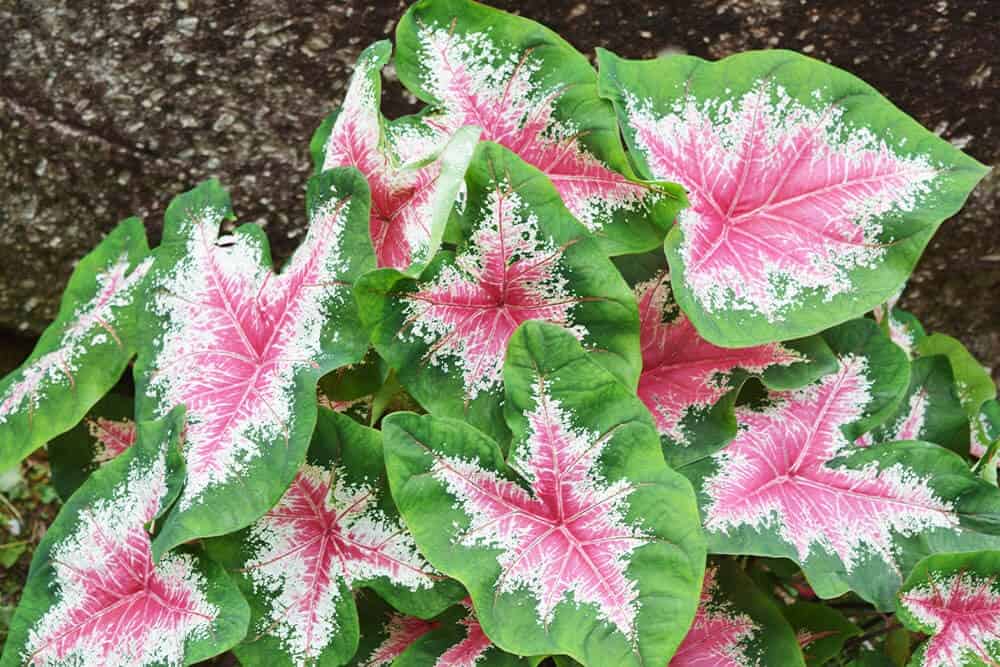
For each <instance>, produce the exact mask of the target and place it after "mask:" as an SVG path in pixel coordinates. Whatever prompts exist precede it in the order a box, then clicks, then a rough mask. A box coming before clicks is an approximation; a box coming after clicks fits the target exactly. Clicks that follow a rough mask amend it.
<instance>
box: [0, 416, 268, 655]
mask: <svg viewBox="0 0 1000 667" xmlns="http://www.w3.org/2000/svg"><path fill="white" fill-rule="evenodd" d="M182 427H183V411H182V410H179V409H178V410H175V411H173V412H172V413H171V414H170V415H168V416H167V417H166V418H164V419H163V420H161V421H158V422H143V423H140V424H139V436H138V437H139V441H138V443H137V444H136V445H135V446H134V447H132V448H130V449H129V450H128V451H127V452H126V453H124V454H122V455H121V456H119V457H118V458H116V459H115V460H113V461H111V462H110V463H108V464H107V465H105V466H103V467H102V468H101V469H100V470H98V471H96V472H95V473H94V474H93V475H92V476H91V477H90V478H89V479H88V480H87V481H86V482H85V483H84V484H83V485H82V486H81V487H80V489H79V490H78V491H77V492H76V493H75V494H74V495H73V497H72V498H71V499H70V500H69V502H68V503H67V504H66V505H65V506H64V507H63V508H62V511H61V512H60V513H59V516H58V517H57V518H56V520H55V522H53V524H52V526H51V527H50V528H49V530H48V532H47V533H46V535H45V538H44V539H43V540H42V542H41V544H40V545H39V547H38V550H37V551H36V552H35V556H34V560H33V561H32V568H31V574H30V575H29V577H28V582H27V584H26V586H25V589H24V594H23V597H22V600H21V603H20V606H19V607H18V611H17V615H16V616H15V617H14V620H13V622H12V624H11V632H10V636H9V638H8V640H7V643H6V646H5V649H4V655H3V659H2V661H0V665H3V667H16V666H18V665H24V664H30V665H33V666H36V667H55V666H57V665H103V666H105V667H133V666H136V667H138V666H141V665H162V664H172V665H180V664H191V663H194V662H198V661H201V660H205V659H207V658H210V657H211V656H213V655H217V654H219V653H221V652H222V651H225V650H226V649H228V648H230V647H231V646H233V645H234V644H235V643H236V642H237V641H239V640H240V638H242V637H243V636H244V634H245V633H246V629H247V623H248V621H249V617H250V612H249V609H248V607H247V604H246V602H245V601H244V600H243V598H242V596H241V595H240V594H239V591H238V590H237V588H236V586H235V584H234V583H233V582H232V581H231V580H230V579H229V577H228V575H227V574H226V573H225V572H224V571H223V569H222V568H221V566H219V565H218V564H216V563H214V562H212V561H210V560H208V559H206V558H204V557H202V556H199V555H196V554H195V553H193V552H186V551H172V552H169V553H167V554H164V555H162V556H161V557H160V558H159V560H158V561H156V562H155V563H154V560H153V554H152V548H151V538H150V534H149V533H148V532H147V525H148V524H149V523H150V522H152V521H155V520H156V518H157V517H158V516H160V514H161V513H162V512H163V511H164V510H165V509H166V508H167V507H169V506H170V504H171V503H172V502H173V501H174V499H175V498H176V497H177V494H178V493H179V491H180V487H181V484H182V483H183V479H184V470H183V463H182V461H181V459H180V456H179V453H178V452H179V448H178V443H179V437H180V432H181V429H182Z"/></svg>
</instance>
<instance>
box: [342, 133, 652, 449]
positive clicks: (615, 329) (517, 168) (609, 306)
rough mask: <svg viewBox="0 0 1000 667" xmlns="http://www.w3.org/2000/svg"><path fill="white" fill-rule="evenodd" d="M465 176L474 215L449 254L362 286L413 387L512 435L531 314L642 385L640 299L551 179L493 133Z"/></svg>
mask: <svg viewBox="0 0 1000 667" xmlns="http://www.w3.org/2000/svg"><path fill="white" fill-rule="evenodd" d="M466 179H467V184H468V202H467V204H466V210H465V216H466V218H467V219H468V220H469V222H470V224H469V225H468V226H467V230H468V234H467V236H466V237H464V238H463V241H462V243H461V245H460V246H459V248H458V251H457V253H456V254H454V255H452V254H451V253H441V254H440V255H439V256H438V258H437V260H436V261H435V262H434V263H433V264H432V265H431V266H430V267H429V269H428V270H427V271H426V272H425V273H424V275H423V276H421V278H420V280H419V281H414V280H409V279H406V278H405V277H404V276H402V275H401V274H399V273H398V272H395V271H387V270H383V271H377V272H373V273H371V274H369V275H367V276H365V277H364V278H363V279H362V280H361V281H359V283H358V286H357V289H356V295H357V299H358V303H359V306H360V308H361V314H362V317H363V319H364V320H365V321H366V324H367V325H368V326H369V327H370V328H371V329H372V330H373V333H372V342H373V343H374V345H375V348H376V350H378V352H379V354H380V355H382V356H383V357H384V358H385V359H386V361H387V362H388V363H389V365H390V366H392V367H393V368H395V369H397V372H398V374H399V379H400V381H401V382H402V383H403V386H405V387H406V389H407V390H408V391H409V392H410V394H411V395H412V396H413V397H414V398H415V399H416V400H417V401H419V402H420V404H421V405H422V406H423V407H424V408H426V409H427V410H428V411H429V412H431V413H432V414H436V415H439V416H448V417H463V418H465V419H467V420H468V421H469V422H470V423H471V424H472V425H474V426H476V427H478V428H481V429H483V430H485V431H487V432H488V433H489V434H491V435H493V436H494V437H495V438H497V439H498V440H505V435H504V434H505V431H506V427H505V426H504V424H503V420H502V417H501V416H500V405H501V401H500V395H501V371H502V368H503V359H504V351H505V350H506V347H507V341H508V340H509V339H510V337H511V335H512V334H513V333H514V330H515V329H516V328H517V327H518V325H519V324H521V323H522V322H524V321H526V320H545V321H549V322H553V323H556V324H560V325H562V326H565V327H567V328H568V329H569V330H570V331H572V332H573V333H574V335H575V336H576V337H577V338H578V339H580V340H582V341H583V343H584V345H585V346H586V347H588V348H592V349H594V350H596V352H595V355H594V357H595V359H596V360H597V361H599V362H600V363H601V364H603V365H605V366H606V367H607V368H609V369H610V370H611V371H613V372H614V373H615V374H616V375H617V376H618V377H619V378H620V379H621V381H622V382H623V383H625V384H626V385H627V386H632V387H634V386H635V383H636V380H637V378H638V374H639V349H638V341H637V340H636V336H635V332H636V330H637V329H638V316H637V313H636V309H635V300H634V298H633V297H632V294H631V293H630V291H629V289H628V286H627V285H626V284H625V282H624V281H623V280H622V278H621V276H619V275H618V273H617V272H616V271H615V268H614V265H613V264H612V263H611V262H610V260H608V259H607V258H605V257H604V256H603V255H602V254H601V252H600V251H599V250H598V248H597V246H596V245H595V243H594V241H593V239H592V238H591V237H590V235H589V234H588V233H587V231H586V230H585V229H584V228H583V227H582V226H581V225H580V224H579V223H578V222H576V221H575V220H574V219H573V218H572V216H571V215H570V214H569V212H568V211H567V210H566V208H565V207H564V206H563V205H562V203H561V202H560V201H559V197H558V196H557V194H556V192H555V190H554V189H553V187H552V184H551V183H549V181H548V180H547V179H546V178H545V177H544V176H543V175H542V174H541V173H540V172H538V170H536V169H534V168H532V167H530V166H529V165H527V164H525V163H524V162H523V161H522V160H520V159H519V158H518V157H517V156H515V155H513V154H512V153H510V152H509V151H507V150H506V149H504V148H502V147H500V146H497V145H496V144H491V143H482V144H480V145H479V147H478V148H477V149H476V157H475V158H473V162H472V164H471V166H470V167H469V170H468V172H467V173H466Z"/></svg>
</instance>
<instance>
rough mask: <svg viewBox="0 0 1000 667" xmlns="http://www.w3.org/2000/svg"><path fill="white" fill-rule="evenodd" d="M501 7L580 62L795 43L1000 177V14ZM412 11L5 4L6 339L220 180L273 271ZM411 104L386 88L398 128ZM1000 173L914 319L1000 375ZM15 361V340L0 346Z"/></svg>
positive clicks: (50, 311) (916, 304) (674, 5)
mask: <svg viewBox="0 0 1000 667" xmlns="http://www.w3.org/2000/svg"><path fill="white" fill-rule="evenodd" d="M496 4H498V5H500V6H503V7H504V8H507V9H510V10H517V8H518V7H520V8H521V10H522V12H523V13H524V14H526V15H529V16H532V17H533V18H536V19H538V20H541V21H543V22H544V23H546V24H548V25H549V26H551V27H552V28H554V29H556V30H557V31H559V32H560V33H562V34H563V35H564V36H565V37H566V38H567V39H568V40H569V41H571V42H572V43H574V44H575V45H576V46H577V47H578V48H580V49H582V50H584V51H585V52H587V53H592V52H593V48H594V47H595V46H604V47H606V48H609V49H611V50H613V51H616V52H618V53H620V54H622V55H625V56H629V57H636V58H639V57H654V56H656V55H658V54H661V53H678V52H686V53H691V54H694V55H699V56H702V57H711V58H720V57H723V56H726V55H729V54H731V53H734V52H737V51H741V50H746V49H754V48H770V47H780V48H791V49H797V50H800V51H804V52H807V53H809V54H810V55H812V56H813V57H816V58H820V59H823V60H827V61H830V62H832V63H834V64H835V65H838V66H840V67H844V68H846V69H848V70H851V71H853V72H854V73H856V74H857V75H859V76H861V77H862V78H864V79H866V80H868V81H869V82H870V83H872V84H873V85H875V86H876V87H877V88H879V89H880V90H881V91H883V92H884V93H885V94H886V95H887V96H888V97H889V98H890V99H891V100H892V101H893V102H895V103H896V104H897V105H898V106H900V107H901V108H903V109H904V110H905V111H907V112H908V113H910V114H912V115H913V116H915V117H916V118H917V120H919V121H920V122H921V123H923V124H924V125H925V126H927V127H929V128H932V129H935V130H936V131H938V132H939V133H941V134H942V136H944V137H945V138H947V139H948V140H950V141H952V142H954V143H955V144H956V145H959V146H962V147H964V149H965V150H966V151H968V152H969V153H971V154H972V155H973V156H975V157H976V158H978V159H979V160H980V161H982V162H984V163H986V164H991V165H993V164H997V162H998V160H1000V118H998V117H997V113H996V109H997V105H998V101H1000V95H998V93H1000V79H998V76H1000V56H998V54H1000V48H998V47H1000V44H998V41H1000V39H998V35H1000V19H998V15H1000V13H998V12H997V11H996V8H995V7H994V6H993V4H994V3H993V2H992V1H991V0H947V1H944V0H942V1H939V2H908V3H899V2H894V1H891V0H881V1H875V0H832V1H830V2H823V3H814V2H808V3H807V2H804V1H799V0H767V1H766V2H755V1H753V0H691V1H689V2H662V0H616V1H614V2H610V1H603V0H602V1H598V0H591V1H589V2H587V1H583V2H581V1H580V0H550V1H549V2H545V3H525V2H514V1H512V0H503V1H501V2H497V3H496ZM404 9H405V3H404V2H401V1H400V2H396V1H376V2H372V1H371V0H346V1H341V2H333V3H331V2H328V1H326V0H323V1H320V0H309V1H303V2H294V3H292V2H288V3H274V2H270V1H266V0H252V1H249V2H232V1H222V0H206V1H205V2H197V3H193V2H187V1H181V0H172V1H169V2H168V1H163V2H152V1H150V0H133V1H125V0H122V1H119V2H114V3H108V2H100V1H98V0H72V1H70V0H62V1H55V0H47V1H42V0H35V1H29V0H12V1H9V2H6V3H2V4H0V35H5V36H7V37H5V38H4V39H2V40H0V42H2V43H0V258H2V261H0V327H2V328H5V329H6V330H8V331H11V332H13V331H20V332H23V333H24V334H26V335H35V334H37V333H38V332H39V331H40V330H41V329H42V328H44V326H45V325H46V323H47V322H48V321H49V320H50V319H51V318H52V317H53V315H54V314H55V311H56V308H57V303H58V301H57V300H58V297H59V294H60V292H61V290H62V286H63V284H64V282H65V280H66V278H67V277H68V275H69V272H70V270H71V269H72V266H73V263H74V261H76V260H77V259H78V258H79V257H80V256H82V255H83V254H84V253H85V252H86V251H87V250H88V249H89V248H91V247H92V246H93V245H94V244H96V243H97V242H98V240H99V239H100V238H101V236H102V235H103V234H105V233H106V232H107V231H108V230H109V229H111V227H112V226H114V224H115V222H116V221H117V220H119V219H121V218H124V217H127V216H129V215H132V214H138V215H141V216H142V217H143V218H144V219H145V220H146V224H147V227H148V228H149V230H150V236H151V238H152V240H153V242H156V241H157V240H158V237H159V233H160V224H161V219H162V215H163V210H164V208H165V207H166V205H167V203H168V202H169V201H170V198H171V197H172V196H173V195H175V194H177V193H179V192H181V191H183V190H185V189H188V188H190V187H192V186H193V185H194V184H195V183H197V182H198V181H200V180H202V179H204V178H207V177H210V176H218V177H219V178H220V179H221V180H222V181H223V182H224V183H226V184H227V185H229V187H230V188H231V189H232V193H233V199H234V203H235V207H236V210H237V213H238V214H239V216H240V217H241V219H243V220H246V221H260V222H266V223H267V230H268V233H269V235H270V237H271V239H272V241H273V245H274V254H275V256H276V257H277V258H279V259H280V258H284V257H287V256H288V254H289V253H290V252H291V250H292V249H293V248H294V246H295V244H296V243H297V241H298V239H299V238H300V237H301V234H302V230H303V213H302V211H303V206H304V203H303V192H304V187H305V180H306V176H307V174H308V172H309V169H310V165H309V160H308V153H307V149H308V142H309V138H310V136H311V134H312V132H313V129H314V128H315V127H316V126H317V125H318V124H319V122H320V120H321V119H322V118H323V116H324V115H326V114H327V113H328V112H329V111H331V110H332V109H333V108H334V107H335V106H336V104H337V103H338V102H339V98H340V97H341V95H342V94H343V90H344V84H345V82H346V80H347V78H348V76H349V73H350V66H351V63H352V62H353V60H354V58H355V57H356V56H357V54H358V53H359V52H360V50H361V49H362V48H363V47H364V46H365V45H367V44H369V43H370V42H372V41H374V40H376V39H381V38H384V37H390V36H391V30H392V28H393V27H394V25H395V20H396V19H397V18H398V17H399V16H400V15H401V14H402V12H403V10H404ZM413 109H414V99H413V97H412V96H410V95H407V94H405V93H404V92H403V91H402V90H401V89H400V87H399V85H398V83H396V82H394V81H389V82H388V83H387V85H386V101H385V110H386V113H387V114H388V115H390V116H393V115H398V114H401V113H406V112H409V111H412V110H413ZM998 185H1000V183H998V180H997V176H996V175H993V176H991V177H990V178H989V179H988V180H987V181H986V182H984V183H983V185H982V186H980V188H979V189H978V190H977V192H976V193H975V194H974V195H973V197H972V198H971V200H970V202H969V204H968V205H967V206H966V208H965V209H964V210H963V211H962V212H961V213H960V214H959V215H957V216H956V217H955V218H954V219H953V220H951V221H949V222H948V223H946V224H945V225H944V227H942V229H941V231H940V232H939V233H938V235H937V237H936V238H935V240H934V241H933V243H932V245H931V247H930V248H929V250H928V251H927V253H926V255H925V257H924V258H923V259H922V261H921V263H920V266H919V268H918V270H917V272H916V274H915V275H914V278H913V280H912V283H911V288H910V290H909V291H908V293H907V294H906V296H905V298H904V302H903V305H904V306H906V307H908V308H911V309H912V310H914V311H916V313H917V314H918V315H919V316H920V317H921V318H923V320H924V321H925V322H926V323H927V325H928V326H929V327H930V328H932V329H935V330H941V331H945V332H948V333H951V334H954V335H957V336H959V337H960V338H962V339H963V340H964V341H965V342H966V343H967V344H969V346H970V347H971V348H972V350H973V351H974V352H975V353H976V354H977V355H978V356H979V358H980V359H981V360H982V361H983V362H985V363H986V364H988V365H991V366H993V367H994V368H1000V326H998V325H1000V219H998V211H997V209H998V196H1000V187H998ZM0 346H2V342H0Z"/></svg>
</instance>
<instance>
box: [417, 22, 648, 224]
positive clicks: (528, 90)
mask: <svg viewBox="0 0 1000 667" xmlns="http://www.w3.org/2000/svg"><path fill="white" fill-rule="evenodd" d="M418 38H419V41H420V47H419V48H420V52H419V57H420V58H421V61H422V72H423V81H422V84H423V86H424V88H425V89H426V90H427V91H428V92H429V93H430V94H431V95H432V96H433V97H434V98H435V99H436V101H437V103H438V106H439V107H441V109H442V113H441V114H439V115H436V116H432V117H429V118H428V120H427V121H426V122H427V123H428V125H429V126H431V127H432V128H434V129H435V130H436V131H437V132H439V133H440V135H441V136H443V137H447V136H450V135H451V134H452V133H453V132H454V131H455V130H457V129H458V128H460V127H462V126H463V125H476V126H479V127H480V128H482V130H483V134H482V139H483V140H484V141H493V142H496V143H498V144H500V145H502V146H504V147H506V148H509V149H510V150H511V151H513V152H515V153H517V154H518V155H519V156H520V157H521V158H522V159H523V160H524V161H526V162H528V163H530V164H532V165H534V166H535V167H537V168H538V169H540V170H541V171H542V172H544V173H545V175H546V176H548V177H549V179H550V180H551V181H552V184H553V185H555V187H556V190H558V191H559V195H560V196H561V197H562V200H563V202H564V203H565V204H566V207H567V208H568V209H569V210H570V212H572V213H573V215H574V216H575V217H576V218H577V219H578V220H580V221H581V222H582V223H583V224H584V225H585V226H586V227H587V228H588V229H589V230H591V231H596V230H599V229H600V228H602V227H603V226H604V225H605V224H607V223H608V222H610V220H611V216H612V215H613V214H614V213H615V212H616V211H621V210H637V209H640V208H641V207H642V206H644V200H646V199H647V198H648V197H649V190H648V189H647V188H645V187H643V186H640V185H637V184H635V183H633V182H631V181H629V180H628V179H626V178H625V177H624V176H622V175H621V174H619V173H617V172H614V171H612V170H611V169H609V168H608V167H607V165H605V164H604V163H603V162H602V161H601V160H599V159H598V158H597V157H595V156H594V155H593V153H591V152H590V151H588V150H587V148H586V147H585V146H584V144H583V143H582V142H581V140H580V138H581V135H582V132H581V128H580V127H578V126H577V125H576V123H575V122H573V121H570V120H568V119H565V118H560V117H559V115H558V112H557V110H556V105H557V102H558V100H559V98H560V97H561V96H562V95H563V94H564V93H565V92H566V91H565V89H564V88H560V87H558V86H544V85H542V84H540V83H539V82H538V78H539V77H538V76H537V75H538V73H539V70H540V69H541V61H540V59H539V58H538V57H537V56H534V55H533V54H532V53H531V50H530V49H529V50H526V51H525V52H524V53H523V54H510V53H507V52H508V51H510V49H512V48H515V47H513V46H512V45H510V44H505V43H502V42H500V41H498V40H496V39H494V37H493V36H492V35H491V34H490V33H489V32H465V33H461V32H457V31H455V30H454V29H453V28H449V27H441V26H439V25H436V24H430V25H422V26H421V27H420V28H419V30H418Z"/></svg>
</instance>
